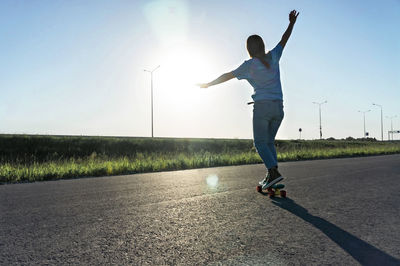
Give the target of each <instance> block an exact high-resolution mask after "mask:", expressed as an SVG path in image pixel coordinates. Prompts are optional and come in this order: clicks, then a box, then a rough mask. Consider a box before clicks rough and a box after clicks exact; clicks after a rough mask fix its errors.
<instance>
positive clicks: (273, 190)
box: [257, 184, 286, 198]
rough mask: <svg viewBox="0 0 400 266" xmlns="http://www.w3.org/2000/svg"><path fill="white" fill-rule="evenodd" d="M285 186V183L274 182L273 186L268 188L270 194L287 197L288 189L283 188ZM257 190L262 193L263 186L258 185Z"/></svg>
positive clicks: (271, 195)
mask: <svg viewBox="0 0 400 266" xmlns="http://www.w3.org/2000/svg"><path fill="white" fill-rule="evenodd" d="M284 187H285V185H284V184H274V185H272V186H271V187H269V188H267V193H268V195H269V196H270V197H271V198H273V197H276V196H280V197H281V198H286V191H285V190H282V189H283V188H284ZM257 192H260V193H262V186H261V185H258V186H257Z"/></svg>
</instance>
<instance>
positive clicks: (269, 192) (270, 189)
mask: <svg viewBox="0 0 400 266" xmlns="http://www.w3.org/2000/svg"><path fill="white" fill-rule="evenodd" d="M268 195H269V196H270V197H274V196H275V191H274V190H273V189H272V188H268Z"/></svg>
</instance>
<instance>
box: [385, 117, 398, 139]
mask: <svg viewBox="0 0 400 266" xmlns="http://www.w3.org/2000/svg"><path fill="white" fill-rule="evenodd" d="M395 117H397V115H394V116H386V118H388V119H390V128H391V132H392V140H393V118H395ZM388 137H389V134H388Z"/></svg>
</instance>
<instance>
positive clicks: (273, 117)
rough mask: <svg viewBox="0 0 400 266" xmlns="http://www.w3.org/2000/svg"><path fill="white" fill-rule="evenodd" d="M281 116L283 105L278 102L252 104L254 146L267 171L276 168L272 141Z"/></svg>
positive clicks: (267, 101)
mask: <svg viewBox="0 0 400 266" xmlns="http://www.w3.org/2000/svg"><path fill="white" fill-rule="evenodd" d="M283 116H284V113H283V103H282V101H280V100H265V101H259V102H255V103H254V107H253V136H254V146H255V147H256V149H257V152H258V154H259V155H260V157H261V159H262V160H263V162H264V164H265V166H266V167H267V168H268V169H270V168H272V167H274V166H278V159H277V157H276V150H275V146H274V140H275V136H276V133H277V132H278V129H279V126H280V125H281V122H282V119H283Z"/></svg>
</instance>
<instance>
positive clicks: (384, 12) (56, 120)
mask: <svg viewBox="0 0 400 266" xmlns="http://www.w3.org/2000/svg"><path fill="white" fill-rule="evenodd" d="M292 9H296V10H298V11H299V12H300V15H299V17H298V19H297V23H296V25H295V28H294V30H293V33H292V36H291V38H290V39H289V42H288V44H287V45H286V47H285V49H284V51H283V55H282V58H281V63H280V66H281V79H282V85H283V93H284V106H285V107H284V108H285V118H284V120H283V123H282V126H281V128H280V130H279V132H278V136H277V138H278V139H295V138H298V137H299V132H298V129H299V128H302V129H303V132H302V137H303V138H306V139H316V138H319V120H318V106H317V105H314V104H312V102H322V101H324V100H327V101H328V103H327V104H324V105H323V106H322V127H323V135H324V137H334V138H344V137H348V136H353V137H362V135H363V115H362V113H359V112H358V111H366V110H371V111H370V112H369V113H366V128H367V131H368V132H370V135H371V136H372V137H376V138H378V139H380V137H381V133H380V132H381V131H380V109H379V108H378V107H376V106H373V105H372V103H373V102H376V103H378V104H381V105H383V112H384V131H385V133H384V137H385V139H386V138H387V130H388V129H389V128H390V119H388V118H386V116H395V115H397V118H394V119H393V125H394V127H395V129H399V130H400V104H399V103H400V34H399V26H400V15H399V14H400V1H398V0H383V1H363V0H354V1H345V0H341V1H333V0H331V1H319V0H314V1H304V0H296V1H294V0H293V1H266V0H262V1H261V0H260V1H242V0H230V1H211V0H202V1H184V0H154V1H151V0H148V1H139V0H135V1H128V0H125V1H119V0H113V1H109V0H104V1H103V0H85V1H82V0H68V1H67V0H63V1H60V0H37V1H28V0H26V1H22V0H2V1H0V92H1V97H0V133H32V134H63V135H64V134H65V135H69V134H73V135H114V136H150V134H151V116H150V114H151V105H150V103H151V102H150V99H151V98H150V74H149V73H146V72H144V71H143V69H152V68H154V67H156V66H158V65H161V67H160V68H159V69H158V70H156V71H155V72H154V134H155V136H158V137H210V138H252V125H251V124H252V122H251V117H252V106H248V105H246V102H248V101H250V100H251V97H250V96H251V94H252V88H251V86H250V85H249V84H248V83H247V81H244V80H241V81H238V80H236V79H233V80H230V81H228V82H226V83H224V84H221V85H219V86H215V87H210V88H208V89H200V88H198V87H196V86H195V84H196V83H201V82H209V81H211V80H212V79H214V78H216V77H218V76H219V75H220V74H223V73H225V72H228V71H232V70H233V69H235V68H236V67H237V66H239V65H240V64H241V63H242V62H243V61H244V60H246V59H248V58H249V57H248V54H247V51H246V49H245V41H246V39H247V37H248V36H249V35H251V34H258V35H260V36H262V37H263V39H264V41H265V43H266V48H267V49H272V48H273V47H274V46H275V45H276V44H277V43H278V42H279V40H280V38H281V36H282V34H283V32H284V31H285V30H286V27H287V25H288V23H289V21H288V14H289V12H290V11H291V10H292ZM399 137H400V136H398V137H397V138H399Z"/></svg>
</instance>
